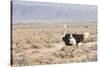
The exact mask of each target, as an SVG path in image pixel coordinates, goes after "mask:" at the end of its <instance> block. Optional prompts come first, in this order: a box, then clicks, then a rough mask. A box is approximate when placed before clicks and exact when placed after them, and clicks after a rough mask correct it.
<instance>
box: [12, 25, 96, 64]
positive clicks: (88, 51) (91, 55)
mask: <svg viewBox="0 0 100 67" xmlns="http://www.w3.org/2000/svg"><path fill="white" fill-rule="evenodd" d="M63 30H64V29H63V23H58V24H56V23H55V24H53V23H48V24H47V23H42V24H39V23H34V24H17V25H13V30H12V31H13V33H12V36H13V38H12V49H13V50H12V53H13V59H12V60H13V65H33V64H58V63H60V64H61V63H72V62H87V61H96V60H97V44H96V41H97V40H96V39H97V35H96V23H67V32H68V33H83V32H86V31H88V32H90V37H89V39H88V41H87V42H85V43H83V45H82V46H81V47H80V48H74V47H73V46H65V44H64V42H63V41H62V38H61V37H60V36H61V35H62V34H63Z"/></svg>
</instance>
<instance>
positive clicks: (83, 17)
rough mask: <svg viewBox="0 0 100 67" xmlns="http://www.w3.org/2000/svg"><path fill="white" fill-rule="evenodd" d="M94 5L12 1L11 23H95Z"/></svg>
mask: <svg viewBox="0 0 100 67" xmlns="http://www.w3.org/2000/svg"><path fill="white" fill-rule="evenodd" d="M96 19H97V7H96V6H95V5H76V4H60V3H45V2H33V1H31V2H29V1H14V2H13V22H16V23H17V22H32V21H45V20H46V21H82V22H84V21H96Z"/></svg>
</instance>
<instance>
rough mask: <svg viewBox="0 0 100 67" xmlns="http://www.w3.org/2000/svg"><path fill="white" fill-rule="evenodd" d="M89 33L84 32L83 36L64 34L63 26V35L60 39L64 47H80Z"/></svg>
mask: <svg viewBox="0 0 100 67" xmlns="http://www.w3.org/2000/svg"><path fill="white" fill-rule="evenodd" d="M88 37H89V33H88V32H85V33H83V34H69V33H68V34H66V25H64V34H63V36H62V39H63V41H64V43H65V44H66V45H69V46H71V45H73V46H76V45H77V46H79V47H80V46H81V45H82V42H83V41H84V40H87V38H88Z"/></svg>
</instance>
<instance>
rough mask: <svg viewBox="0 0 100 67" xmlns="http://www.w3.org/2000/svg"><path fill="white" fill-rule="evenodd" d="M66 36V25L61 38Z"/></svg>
mask: <svg viewBox="0 0 100 67" xmlns="http://www.w3.org/2000/svg"><path fill="white" fill-rule="evenodd" d="M65 35H66V24H65V25H64V33H63V36H65Z"/></svg>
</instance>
